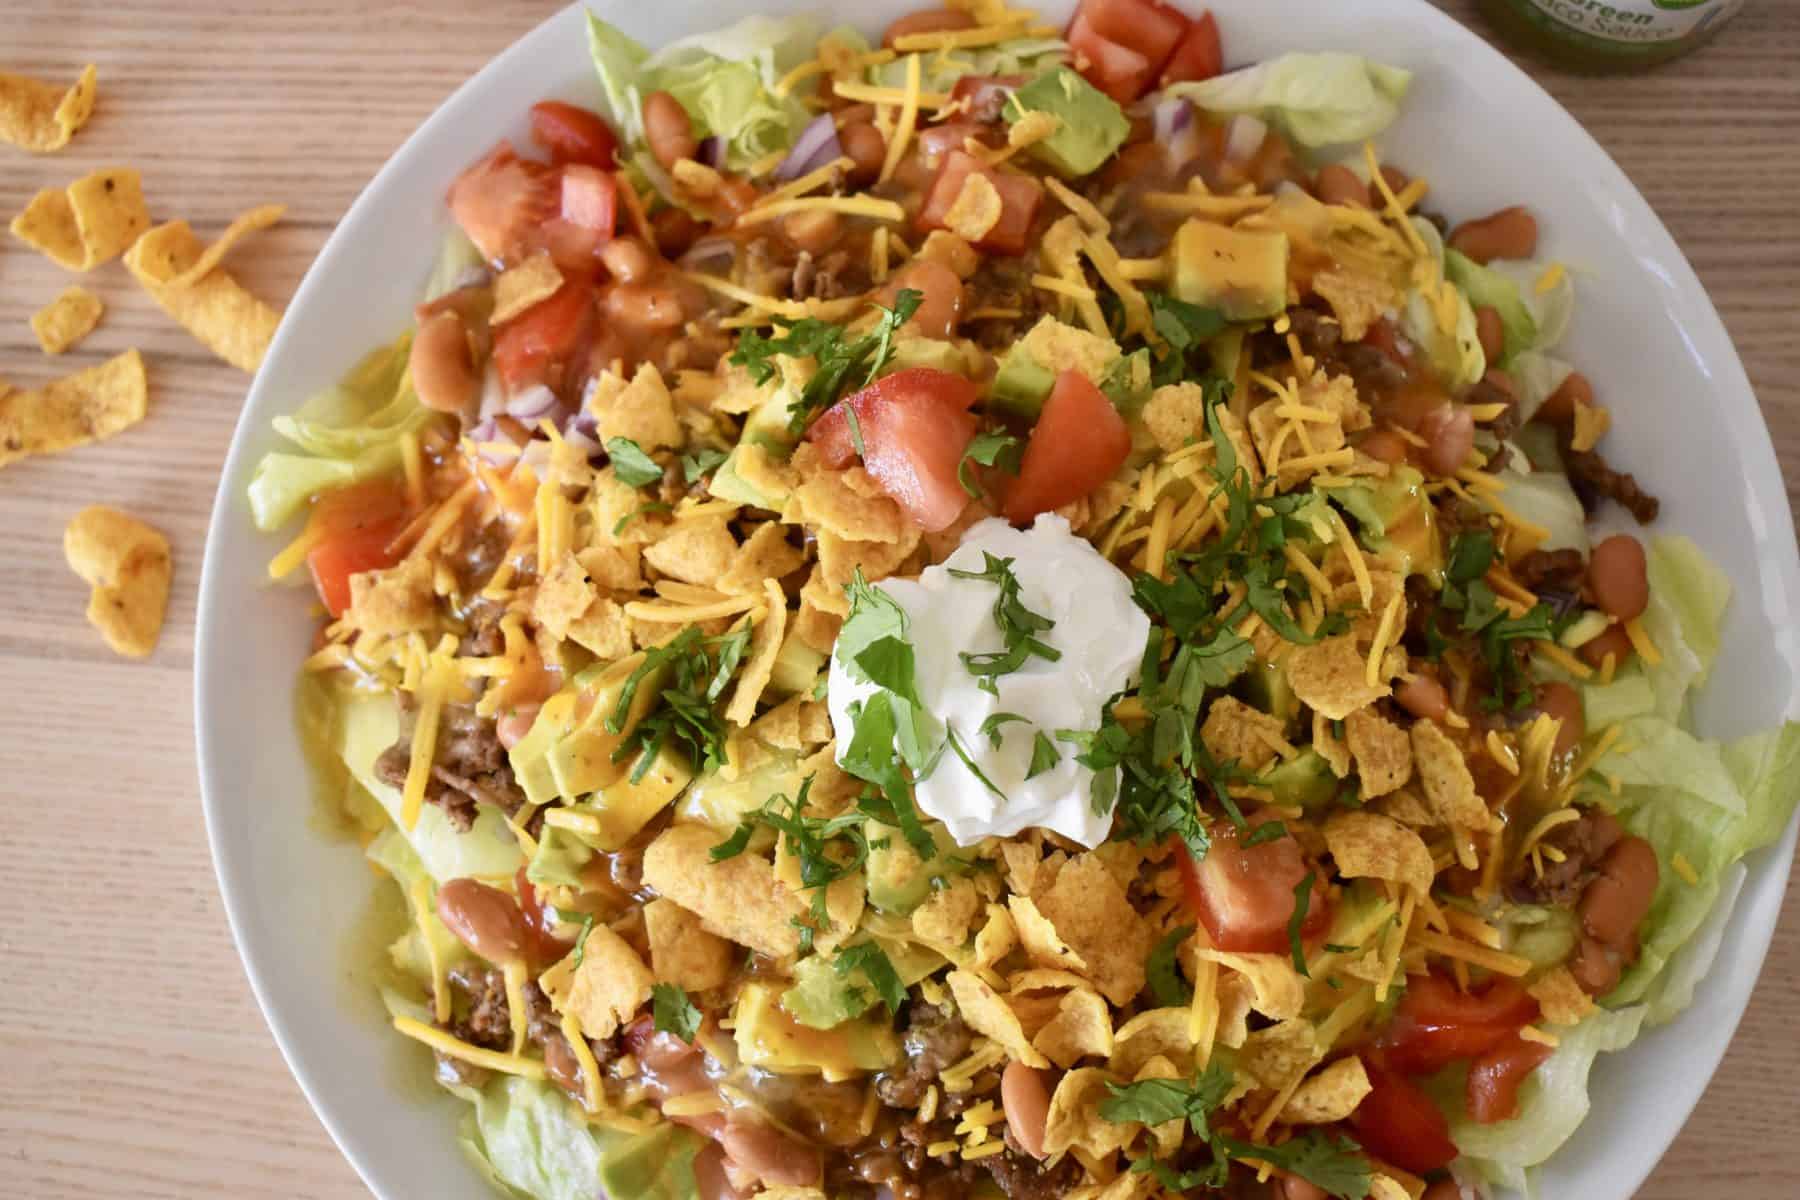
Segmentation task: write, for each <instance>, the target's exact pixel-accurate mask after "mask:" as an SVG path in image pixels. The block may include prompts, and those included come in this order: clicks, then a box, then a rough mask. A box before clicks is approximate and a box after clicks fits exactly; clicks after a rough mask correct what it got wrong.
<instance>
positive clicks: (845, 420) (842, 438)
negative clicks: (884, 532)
mask: <svg viewBox="0 0 1800 1200" xmlns="http://www.w3.org/2000/svg"><path fill="white" fill-rule="evenodd" d="M977 396H978V392H977V390H976V387H975V385H974V384H973V383H970V382H969V381H968V380H967V379H964V378H963V377H962V376H961V375H956V374H953V373H951V372H949V371H938V370H934V369H933V368H931V367H909V368H908V369H906V370H904V371H895V372H894V373H893V374H892V375H887V376H883V377H882V378H880V379H877V380H876V381H875V382H874V383H872V384H870V385H869V386H868V387H866V388H863V389H862V390H861V391H860V392H857V393H856V394H855V395H852V396H848V397H846V398H844V399H843V400H840V401H838V403H836V404H835V405H833V406H832V407H831V408H829V409H827V410H826V412H825V414H824V415H823V416H821V417H820V418H819V419H818V420H817V421H815V422H813V426H812V428H811V429H810V430H808V432H807V437H808V439H809V440H811V441H812V442H813V444H814V445H816V446H817V447H818V448H819V455H820V457H821V458H823V459H824V460H825V463H826V465H827V466H831V467H845V466H848V465H849V464H850V463H851V462H853V461H854V460H855V458H856V441H857V439H858V437H860V438H861V440H862V458H863V465H864V466H866V467H867V468H868V471H869V474H870V475H872V476H874V477H875V480H876V482H877V483H879V484H881V486H882V489H883V490H885V491H886V492H887V494H888V495H889V496H891V497H892V498H893V499H894V502H895V503H897V504H898V505H900V507H901V508H903V509H905V510H906V513H907V515H908V516H910V517H912V519H913V520H914V521H917V522H918V523H919V525H920V527H922V528H923V529H925V530H926V531H927V532H932V533H935V532H936V531H938V530H940V529H944V528H947V527H948V526H949V525H950V524H951V523H952V522H954V521H955V520H956V518H957V517H958V516H960V515H962V510H963V508H964V507H965V506H966V505H967V504H968V503H969V494H968V493H967V492H966V491H964V490H963V486H962V483H961V481H960V480H959V479H958V478H957V470H958V469H959V468H960V467H961V465H962V460H963V455H964V453H965V452H966V451H967V450H968V448H969V443H970V441H972V440H973V439H974V437H975V427H976V426H975V418H974V417H972V416H970V415H969V408H970V407H971V406H972V405H973V404H974V403H975V400H976V398H977ZM852 413H854V414H855V418H856V424H855V428H854V430H853V429H852V427H851V414H852Z"/></svg>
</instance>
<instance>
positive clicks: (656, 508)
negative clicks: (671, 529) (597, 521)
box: [612, 500, 675, 537]
mask: <svg viewBox="0 0 1800 1200" xmlns="http://www.w3.org/2000/svg"><path fill="white" fill-rule="evenodd" d="M674 511H675V509H674V508H673V507H672V506H670V505H667V504H664V503H663V502H662V501H661V500H647V501H645V502H644V503H642V504H640V505H638V506H637V507H636V508H634V509H632V510H631V511H630V512H628V513H626V514H625V515H624V516H622V517H620V518H619V519H618V520H617V521H615V522H613V527H612V535H613V536H614V537H618V536H619V535H620V534H621V533H624V532H625V530H626V529H628V528H629V527H630V525H631V523H632V522H633V521H635V520H637V519H638V518H639V517H644V516H649V515H650V514H651V513H672V512H674Z"/></svg>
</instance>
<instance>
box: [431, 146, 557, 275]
mask: <svg viewBox="0 0 1800 1200" xmlns="http://www.w3.org/2000/svg"><path fill="white" fill-rule="evenodd" d="M561 198H562V178H561V175H560V174H559V173H558V172H557V171H556V169H555V168H553V167H550V166H547V165H545V164H544V163H539V162H531V161H530V160H528V159H523V158H520V157H519V156H518V155H517V154H515V153H514V152H513V148H512V146H511V144H510V143H507V142H501V143H500V144H499V145H498V146H496V147H494V150H493V152H492V153H491V154H489V155H488V156H487V157H486V158H484V159H482V160H481V161H480V162H478V163H476V164H475V165H474V166H472V167H470V168H469V169H468V170H466V171H464V172H463V173H462V174H461V175H460V176H458V177H457V180H456V182H455V183H453V184H451V185H450V215H451V216H452V217H453V218H455V220H456V223H457V224H458V225H459V226H461V227H462V231H463V232H464V233H466V234H467V235H468V236H469V240H470V241H471V242H474V243H475V245H476V247H477V248H478V249H479V250H480V251H481V253H482V255H483V257H485V258H487V259H489V260H490V261H500V260H506V261H512V260H514V259H517V258H519V257H520V256H521V255H522V254H523V253H524V252H525V250H526V248H527V247H528V246H530V245H531V244H532V238H533V237H534V235H535V234H536V233H537V231H538V229H539V227H540V226H542V225H543V224H544V222H546V221H548V220H550V219H551V218H552V217H555V216H556V215H557V211H558V208H559V205H560V202H561Z"/></svg>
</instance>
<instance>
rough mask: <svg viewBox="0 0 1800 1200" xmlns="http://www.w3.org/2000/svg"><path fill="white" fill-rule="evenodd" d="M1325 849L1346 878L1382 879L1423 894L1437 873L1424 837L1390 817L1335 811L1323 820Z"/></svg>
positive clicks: (1428, 888)
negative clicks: (1330, 816)
mask: <svg viewBox="0 0 1800 1200" xmlns="http://www.w3.org/2000/svg"><path fill="white" fill-rule="evenodd" d="M1325 848H1326V849H1327V850H1329V851H1330V852H1331V857H1332V860H1333V861H1334V862H1335V863H1336V864H1337V869H1338V873H1339V874H1340V875H1343V876H1345V877H1347V878H1351V879H1355V878H1369V879H1385V880H1388V881H1389V882H1391V883H1398V884H1404V885H1405V886H1407V887H1410V888H1412V889H1413V890H1414V891H1416V892H1417V893H1418V894H1419V895H1421V896H1423V895H1425V894H1426V893H1427V892H1429V891H1430V890H1431V880H1432V877H1433V876H1434V875H1436V874H1437V868H1436V866H1435V865H1434V864H1433V863H1432V860H1431V851H1430V850H1429V849H1428V848H1427V847H1426V845H1425V839H1423V838H1421V837H1420V836H1419V835H1418V834H1417V833H1415V832H1413V831H1412V830H1410V829H1408V828H1407V827H1406V826H1404V825H1402V824H1400V822H1398V821H1396V820H1394V819H1393V818H1391V817H1384V816H1382V815H1381V814H1380V813H1373V812H1341V813H1336V814H1334V815H1333V816H1332V818H1331V819H1330V820H1329V821H1327V822H1325Z"/></svg>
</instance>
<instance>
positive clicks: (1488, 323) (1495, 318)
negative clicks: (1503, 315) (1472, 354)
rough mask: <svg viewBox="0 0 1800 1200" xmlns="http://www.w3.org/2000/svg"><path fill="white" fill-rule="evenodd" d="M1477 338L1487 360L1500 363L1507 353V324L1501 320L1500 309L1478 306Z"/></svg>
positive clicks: (1476, 316)
mask: <svg viewBox="0 0 1800 1200" xmlns="http://www.w3.org/2000/svg"><path fill="white" fill-rule="evenodd" d="M1475 336H1476V337H1477V338H1478V339H1480V341H1481V352H1482V353H1483V354H1485V355H1486V356H1487V360H1488V361H1489V362H1499V361H1500V355H1501V354H1503V353H1505V351H1506V323H1505V322H1504V321H1502V320H1501V319H1500V310H1499V309H1497V308H1495V307H1494V306H1493V305H1491V304H1482V305H1477V306H1476V309H1475Z"/></svg>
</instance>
